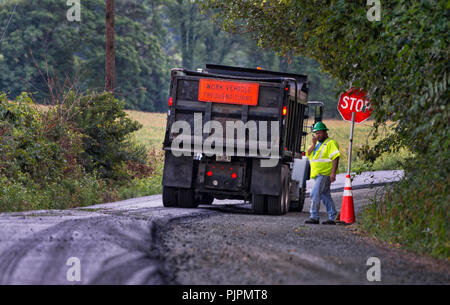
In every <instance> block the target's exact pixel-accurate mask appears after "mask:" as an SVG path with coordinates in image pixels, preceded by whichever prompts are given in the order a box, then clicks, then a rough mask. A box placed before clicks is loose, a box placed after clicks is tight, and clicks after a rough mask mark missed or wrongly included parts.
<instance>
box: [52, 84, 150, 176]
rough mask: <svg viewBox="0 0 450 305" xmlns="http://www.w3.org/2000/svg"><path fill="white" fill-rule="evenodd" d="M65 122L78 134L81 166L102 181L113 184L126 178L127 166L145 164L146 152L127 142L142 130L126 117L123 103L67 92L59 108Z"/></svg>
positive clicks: (108, 97) (103, 96)
mask: <svg viewBox="0 0 450 305" xmlns="http://www.w3.org/2000/svg"><path fill="white" fill-rule="evenodd" d="M59 107H60V109H58V110H57V111H60V112H62V113H64V116H65V117H66V118H67V121H68V122H70V123H71V124H73V125H74V126H75V127H76V128H77V130H78V131H79V132H80V133H81V134H82V136H83V137H82V138H83V152H82V154H81V159H80V161H81V164H82V165H83V166H84V169H85V170H86V171H87V172H93V171H97V172H98V173H99V175H100V177H102V178H107V179H113V180H116V181H119V180H124V179H125V180H126V179H130V175H128V173H127V164H128V163H130V162H131V163H133V162H134V163H139V164H145V163H146V154H147V152H146V149H145V147H144V146H142V145H138V144H136V143H134V142H132V140H131V134H132V133H133V132H135V131H137V130H138V129H140V128H141V127H142V125H141V124H139V123H138V122H136V121H133V120H132V119H130V118H129V117H128V115H127V114H126V113H125V111H124V102H123V101H120V100H117V99H115V98H114V97H113V95H112V94H110V93H102V94H96V93H88V94H86V95H84V96H81V97H80V96H77V95H76V94H75V93H73V92H70V93H69V94H68V95H67V97H66V99H65V101H64V103H63V104H62V105H61V106H59Z"/></svg>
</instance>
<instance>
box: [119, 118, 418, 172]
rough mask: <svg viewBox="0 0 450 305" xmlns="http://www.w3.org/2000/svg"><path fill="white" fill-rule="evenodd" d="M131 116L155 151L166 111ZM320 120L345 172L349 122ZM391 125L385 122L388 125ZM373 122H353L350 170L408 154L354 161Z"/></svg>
mask: <svg viewBox="0 0 450 305" xmlns="http://www.w3.org/2000/svg"><path fill="white" fill-rule="evenodd" d="M126 112H127V113H128V114H129V115H130V116H131V117H132V118H133V119H135V120H137V121H138V122H139V123H141V124H142V125H143V128H142V129H141V130H139V131H137V132H136V133H135V137H136V140H137V141H138V142H139V143H142V144H144V145H145V146H146V147H148V149H156V150H159V149H161V148H162V142H163V139H164V133H165V128H166V118H167V114H166V113H148V112H141V111H131V110H127V111H126ZM324 123H325V124H326V125H327V127H328V128H329V129H330V131H329V132H328V134H329V136H330V137H331V138H333V139H335V140H336V141H337V142H338V143H339V146H340V151H341V154H342V157H341V161H340V163H339V170H340V172H341V173H344V172H346V171H347V158H348V146H349V136H350V122H346V121H343V120H340V119H332V120H324ZM391 125H392V124H388V126H391ZM389 132H390V131H389V129H388V128H386V129H384V130H383V132H382V134H383V135H387V134H388V133H389ZM372 133H373V121H366V122H363V123H361V124H355V129H354V132H353V154H352V160H353V161H352V163H353V164H352V171H361V170H383V169H398V168H399V165H398V164H397V161H398V160H404V159H405V158H407V157H408V156H409V154H408V153H407V152H406V151H404V150H403V151H400V152H398V153H395V154H391V155H384V156H382V158H380V159H379V160H377V161H375V163H374V164H373V165H370V164H366V163H364V162H363V161H361V160H358V157H357V154H356V151H357V150H358V148H360V147H362V146H363V145H374V144H375V143H376V141H377V140H373V139H372ZM310 143H311V135H308V137H307V141H306V147H308V145H310Z"/></svg>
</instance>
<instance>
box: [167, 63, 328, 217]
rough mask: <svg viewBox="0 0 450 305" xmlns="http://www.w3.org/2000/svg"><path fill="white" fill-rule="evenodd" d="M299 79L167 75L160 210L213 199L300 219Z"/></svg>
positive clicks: (306, 111) (209, 71) (304, 86)
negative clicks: (292, 214)
mask: <svg viewBox="0 0 450 305" xmlns="http://www.w3.org/2000/svg"><path fill="white" fill-rule="evenodd" d="M308 91H309V82H308V78H307V76H306V75H302V74H293V73H283V72H275V71H268V70H262V69H259V68H258V69H251V68H243V67H231V66H223V65H212V64H208V65H206V68H205V69H198V70H196V71H192V70H187V69H183V68H176V69H172V70H171V83H170V97H169V102H168V112H167V125H166V133H165V137H164V141H163V149H164V151H165V160H164V172H163V179H162V186H163V194H162V198H163V205H164V207H172V208H173V207H180V208H196V207H198V205H199V204H211V203H212V202H213V201H214V199H219V200H221V199H240V200H243V201H244V202H251V206H252V210H253V212H254V213H255V214H268V215H282V214H285V213H286V212H287V211H302V209H303V204H304V200H305V190H306V181H307V180H308V179H309V163H308V160H307V158H306V157H305V139H306V135H307V133H308V126H309V125H308V118H309V117H310V116H311V114H310V113H314V121H319V120H321V119H322V113H323V103H321V102H309V103H308Z"/></svg>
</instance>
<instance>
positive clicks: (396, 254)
mask: <svg viewBox="0 0 450 305" xmlns="http://www.w3.org/2000/svg"><path fill="white" fill-rule="evenodd" d="M381 190H382V189H381V188H374V189H366V190H356V191H353V196H354V201H355V209H356V212H357V213H358V212H359V211H360V209H361V207H362V206H363V205H365V204H367V203H368V202H369V200H368V199H367V198H371V197H373V195H375V194H376V193H377V192H380V191H381ZM341 196H342V194H340V193H339V194H338V193H336V194H333V199H334V200H335V203H336V206H337V208H338V210H339V208H340V204H341V198H342V197H341ZM202 208H203V209H210V210H219V211H221V213H218V214H212V215H209V216H208V217H204V216H197V217H190V218H182V219H179V220H176V221H172V222H170V223H168V224H167V225H166V226H164V227H161V228H160V229H159V230H157V233H156V238H157V239H158V241H159V242H158V244H159V245H160V249H159V252H160V253H161V255H162V258H163V260H164V264H165V269H166V272H168V274H170V276H168V278H171V279H172V280H171V282H172V283H174V284H187V285H198V284H206V285H208V284H213V285H223V284H226V285H240V284H244V285H266V284H269V285H277V284H283V285H286V284H287V285H292V284H294V285H296V284H373V283H381V284H448V283H450V281H449V275H450V265H449V263H448V262H445V261H441V260H435V259H432V258H428V257H423V256H420V255H417V254H414V253H410V252H407V251H404V250H401V249H398V248H396V247H394V246H390V245H386V244H384V243H380V242H377V241H376V240H374V239H372V238H368V237H365V236H363V235H361V234H360V233H359V232H358V230H357V227H356V225H350V226H344V225H337V226H326V225H305V224H304V221H305V220H306V219H307V218H308V217H309V213H307V212H302V213H298V212H297V213H288V214H287V215H284V216H259V215H252V214H250V210H249V209H250V205H244V204H240V205H227V206H219V205H217V206H216V205H213V206H209V207H208V206H202ZM308 210H309V199H307V201H306V202H305V208H304V211H308ZM321 218H322V219H324V220H325V219H326V213H325V210H324V207H323V206H322V207H321ZM370 257H377V258H379V259H380V270H381V281H380V282H369V281H368V280H367V272H368V270H369V269H370V267H371V265H369V266H368V265H367V260H368V259H369V258H370Z"/></svg>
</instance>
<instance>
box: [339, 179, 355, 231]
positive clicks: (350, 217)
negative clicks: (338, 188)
mask: <svg viewBox="0 0 450 305" xmlns="http://www.w3.org/2000/svg"><path fill="white" fill-rule="evenodd" d="M339 220H340V221H341V222H345V223H346V224H351V223H354V222H355V207H354V206H353V193H352V182H351V180H350V175H347V176H346V177H345V187H344V196H343V197H342V205H341V213H340V217H339Z"/></svg>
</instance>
